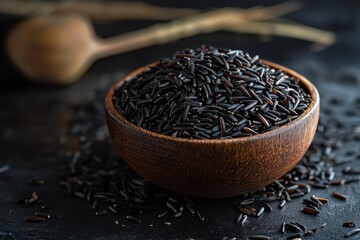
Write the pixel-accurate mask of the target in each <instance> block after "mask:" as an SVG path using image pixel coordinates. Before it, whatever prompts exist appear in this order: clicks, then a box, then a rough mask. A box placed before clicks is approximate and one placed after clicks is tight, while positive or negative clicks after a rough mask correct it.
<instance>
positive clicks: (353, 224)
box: [342, 221, 356, 227]
mask: <svg viewBox="0 0 360 240" xmlns="http://www.w3.org/2000/svg"><path fill="white" fill-rule="evenodd" d="M342 225H343V227H356V223H355V222H354V221H347V222H344V223H343V224H342Z"/></svg>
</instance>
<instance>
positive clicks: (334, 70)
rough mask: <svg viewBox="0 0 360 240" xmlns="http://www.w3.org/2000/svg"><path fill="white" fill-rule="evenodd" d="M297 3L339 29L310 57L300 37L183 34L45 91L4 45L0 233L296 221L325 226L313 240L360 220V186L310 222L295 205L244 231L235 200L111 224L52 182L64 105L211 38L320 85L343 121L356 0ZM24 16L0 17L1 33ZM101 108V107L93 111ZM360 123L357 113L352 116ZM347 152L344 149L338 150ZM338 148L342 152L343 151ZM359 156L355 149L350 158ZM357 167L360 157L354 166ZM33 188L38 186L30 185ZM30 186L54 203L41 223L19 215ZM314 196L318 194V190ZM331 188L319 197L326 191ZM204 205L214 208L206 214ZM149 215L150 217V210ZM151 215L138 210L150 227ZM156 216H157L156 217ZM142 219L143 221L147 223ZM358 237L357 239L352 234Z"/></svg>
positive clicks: (185, 232) (75, 233)
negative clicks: (199, 212) (38, 181)
mask: <svg viewBox="0 0 360 240" xmlns="http://www.w3.org/2000/svg"><path fill="white" fill-rule="evenodd" d="M147 2H149V3H150V2H151V3H152V4H155V5H159V6H174V7H177V6H178V7H192V8H201V9H202V8H206V9H207V8H212V7H224V6H236V7H250V6H254V5H257V4H263V5H269V4H273V3H279V2H282V1H250V0H249V1H225V0H222V1H160V0H156V1H147ZM302 3H303V8H302V9H301V10H299V11H297V12H294V13H292V14H288V15H287V16H286V17H287V18H289V19H291V20H294V21H297V22H300V23H303V24H306V25H310V26H314V27H317V28H321V29H324V30H330V31H333V32H335V33H336V35H337V43H336V44H335V45H333V46H331V47H330V48H328V49H326V50H324V51H322V52H320V53H314V52H312V51H310V48H309V45H310V44H309V43H308V42H305V41H301V40H294V39H288V38H281V37H274V38H272V39H271V40H270V41H268V42H263V41H260V38H259V37H258V36H255V35H246V34H241V35H240V34H234V33H228V32H217V33H211V34H206V35H201V36H196V37H191V38H187V39H183V40H180V41H176V42H172V43H169V44H166V45H162V46H154V47H148V48H145V49H141V50H137V51H133V52H129V53H125V54H122V55H119V56H114V57H109V58H105V59H101V60H99V61H97V62H96V63H95V64H94V65H93V66H92V67H91V69H90V70H89V71H88V72H87V73H86V74H85V75H84V76H83V77H82V78H81V80H80V81H78V82H77V83H75V84H73V85H71V86H68V87H51V86H44V85H38V84H34V83H32V82H30V81H28V80H27V79H26V78H25V77H24V76H22V75H21V74H20V73H19V72H18V71H17V70H16V68H15V67H14V66H13V65H12V63H11V62H10V61H9V59H8V58H7V56H6V53H5V50H4V44H3V43H1V50H0V51H1V52H0V63H1V64H0V76H1V87H0V166H3V165H5V164H8V165H10V167H11V169H10V171H9V172H8V173H6V174H5V175H0V239H144V238H145V239H148V238H153V239H158V238H163V239H175V238H178V239H186V238H189V237H193V238H202V239H210V238H212V239H222V238H224V237H228V238H232V237H237V238H238V239H244V238H245V235H249V234H269V235H272V236H274V239H278V238H281V236H280V235H278V234H277V230H278V228H279V226H280V224H281V223H282V222H283V221H291V220H294V219H295V217H296V219H300V220H299V221H300V222H301V221H302V222H307V224H308V225H309V226H311V225H313V226H319V225H321V224H322V223H327V227H326V229H324V230H322V231H321V233H318V234H317V235H315V236H314V237H313V238H312V239H341V238H342V236H343V235H344V233H345V232H346V231H347V230H346V229H344V228H342V227H341V223H342V222H344V221H346V220H355V221H358V222H359V224H360V211H359V210H360V209H359V208H360V200H359V197H358V196H359V194H360V188H359V186H360V184H354V185H347V186H345V187H344V188H343V189H342V191H343V192H345V193H346V194H348V195H349V196H350V200H349V201H348V202H347V204H343V203H341V202H337V201H334V202H332V203H330V204H329V205H328V206H327V211H325V212H324V213H322V214H321V216H318V217H312V218H309V217H308V216H304V215H302V214H301V213H300V212H299V206H300V204H297V205H296V206H295V204H292V205H289V206H288V207H287V209H286V210H283V211H275V212H274V213H272V214H268V215H264V216H262V219H261V221H257V220H250V223H248V224H247V225H246V227H244V228H240V227H239V226H236V225H235V224H234V219H236V216H237V212H236V211H235V210H234V209H235V208H234V204H233V203H234V199H224V200H200V201H199V203H200V204H201V205H202V206H201V207H202V209H203V210H204V211H205V212H207V213H208V214H207V216H206V217H207V218H206V221H205V222H200V221H194V220H192V219H189V217H183V218H181V219H178V220H177V221H174V222H173V225H172V226H171V227H168V226H165V225H163V224H158V225H156V224H155V227H154V228H150V227H149V226H148V224H140V225H136V224H131V223H128V222H125V223H126V227H121V226H120V225H114V220H115V219H116V218H115V217H113V216H104V217H94V213H93V212H92V211H91V210H89V207H88V206H87V205H85V204H83V202H82V201H80V200H77V199H74V198H71V197H69V196H67V195H66V193H65V192H64V190H63V189H61V188H60V186H59V184H58V178H57V175H56V166H57V161H58V159H57V157H54V156H53V154H51V153H52V152H53V151H54V149H55V148H56V146H57V143H58V141H59V136H61V135H62V134H63V132H64V131H65V126H66V123H67V122H68V121H69V120H70V119H72V117H73V115H74V110H73V109H71V108H69V107H68V104H69V103H70V104H74V103H81V102H83V101H89V100H90V99H93V98H95V97H96V95H95V92H96V90H97V89H99V88H106V87H107V86H110V85H111V83H112V82H114V81H115V80H116V78H118V77H120V76H122V75H123V74H125V73H126V72H128V71H130V70H132V69H135V68H137V67H139V66H142V65H144V64H147V63H150V62H152V61H154V60H157V59H159V58H163V57H166V56H170V55H172V54H173V52H174V51H175V50H178V49H183V48H189V47H190V48H191V47H197V46H199V45H201V44H210V45H214V46H217V47H226V48H234V49H236V48H237V49H244V50H246V51H248V52H250V53H252V54H259V55H260V56H261V57H262V58H264V59H268V60H271V61H274V62H277V63H280V64H282V65H285V66H287V67H290V68H293V69H294V70H296V71H298V72H300V73H302V74H304V75H305V76H306V77H308V78H309V79H310V80H311V81H312V82H314V84H315V85H316V86H317V87H318V89H319V91H320V95H321V101H322V103H321V104H322V105H321V108H322V113H323V114H324V111H327V113H326V114H335V115H337V116H338V117H340V118H342V117H343V118H344V122H346V121H348V120H347V116H346V114H345V113H346V111H349V110H351V111H360V109H354V106H352V105H351V103H352V102H353V101H354V100H355V99H358V98H359V97H360V55H359V53H360V43H359V42H360V40H359V38H360V19H359V18H360V8H359V7H360V6H359V5H360V2H359V1H356V0H354V1H341V0H338V1H325V0H324V1H312V0H308V1H302ZM19 21H21V18H19V17H16V16H11V15H5V14H0V38H1V41H4V38H5V36H6V34H7V32H8V31H9V30H10V29H11V28H12V27H13V26H14V25H15V24H16V23H18V22H19ZM152 23H155V22H150V21H126V22H119V23H112V24H96V25H95V29H96V33H97V34H98V35H99V36H101V37H110V36H113V35H116V34H119V33H123V32H126V31H131V30H135V29H140V28H142V27H145V26H149V25H150V24H152ZM333 96H336V97H338V98H340V99H344V103H345V104H344V105H342V106H340V107H337V108H330V107H329V99H330V98H331V97H333ZM99 114H102V113H99ZM350 120H351V121H355V122H357V123H358V125H359V126H360V123H359V117H357V118H354V119H349V121H350ZM359 145H360V143H359V142H353V143H351V144H350V145H349V146H347V148H350V149H352V150H353V151H354V152H355V157H356V156H357V157H358V158H359V156H360V146H359ZM344 152H345V150H344ZM340 154H341V152H340ZM356 154H357V155H356ZM354 164H355V165H359V162H355V163H354ZM37 176H41V177H42V178H44V179H45V180H46V184H45V185H44V186H39V187H34V186H29V185H28V184H27V180H28V179H31V178H34V177H37ZM34 189H35V190H34ZM32 191H37V192H38V193H39V194H40V195H41V197H42V199H43V200H44V201H45V202H46V203H48V204H49V205H50V206H51V208H50V210H49V211H50V212H51V214H52V219H51V220H50V221H47V222H45V223H41V224H28V223H25V222H24V220H23V219H24V216H27V215H29V214H32V213H33V210H32V209H29V208H26V207H24V206H19V205H16V203H15V201H16V200H17V199H19V198H22V197H24V196H27V195H29V194H31V192H32ZM315 193H316V192H315ZM330 193H331V192H330V190H329V192H326V191H324V190H323V191H322V192H321V193H320V194H321V195H325V196H329V195H330ZM209 209H211V210H209ZM154 216H156V215H154ZM154 216H150V215H149V216H147V215H145V216H144V219H145V220H144V222H147V223H151V219H152V218H154ZM155 218H156V217H155ZM146 219H148V221H147V220H146ZM354 239H356V237H355V238H354Z"/></svg>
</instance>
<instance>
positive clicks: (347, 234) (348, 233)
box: [344, 228, 360, 238]
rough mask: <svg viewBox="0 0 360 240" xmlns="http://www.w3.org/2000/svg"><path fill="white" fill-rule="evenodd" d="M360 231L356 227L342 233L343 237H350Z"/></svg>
mask: <svg viewBox="0 0 360 240" xmlns="http://www.w3.org/2000/svg"><path fill="white" fill-rule="evenodd" d="M358 233H360V229H359V228H357V229H354V230H351V231H350V232H347V233H346V234H345V235H344V238H349V237H352V236H354V235H356V234H358Z"/></svg>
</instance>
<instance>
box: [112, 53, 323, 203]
mask: <svg viewBox="0 0 360 240" xmlns="http://www.w3.org/2000/svg"><path fill="white" fill-rule="evenodd" d="M261 62H262V63H264V64H266V65H268V66H270V67H272V68H275V69H281V70H282V71H283V72H285V73H287V74H288V75H290V76H293V77H295V78H297V79H299V81H300V85H301V86H302V87H303V88H304V89H306V91H307V92H308V93H310V95H311V98H312V101H311V103H310V105H309V107H308V108H307V109H306V110H305V111H304V112H303V113H302V114H301V115H300V116H299V117H298V118H296V119H295V120H293V121H292V122H290V123H287V124H285V125H283V126H281V127H279V128H277V129H274V130H271V131H269V132H265V133H261V134H259V135H255V136H250V137H241V138H233V139H224V140H221V139H206V140H198V139H186V138H174V137H171V136H166V135H162V134H158V133H154V132H151V131H149V130H146V129H143V128H140V127H138V126H136V125H134V124H132V123H131V122H129V121H128V120H126V119H125V118H124V117H123V116H122V115H121V114H120V113H119V112H117V110H116V109H115V107H114V104H113V100H112V98H113V94H114V90H115V88H117V87H119V85H121V84H122V83H123V82H124V81H127V80H130V79H132V78H133V77H134V76H136V75H138V74H139V73H141V72H143V71H146V70H147V69H149V67H151V66H153V65H155V64H156V63H153V64H150V65H146V66H144V67H141V68H139V69H137V70H135V71H133V72H131V73H129V74H128V75H126V76H125V77H123V78H122V79H120V80H119V81H118V82H117V83H116V84H115V85H114V86H112V87H111V88H110V89H109V91H108V93H107V96H106V99H105V105H106V119H107V124H108V128H109V131H110V135H111V138H112V140H113V143H114V145H115V147H116V149H117V150H118V152H119V153H120V155H121V156H122V158H123V159H124V160H125V161H126V162H127V163H128V164H129V165H130V166H131V167H132V168H133V169H134V170H135V171H136V172H138V173H139V174H140V175H141V176H143V177H144V178H146V179H148V180H149V181H151V182H152V183H154V184H156V185H158V186H160V187H163V188H165V189H168V190H170V191H173V192H176V193H181V194H185V195H189V196H195V197H206V198H223V197H232V196H236V195H239V194H243V193H247V192H250V191H253V190H256V189H258V188H261V187H263V186H266V185H267V184H270V183H272V182H273V181H275V180H276V179H278V178H279V177H281V176H283V175H284V174H285V173H287V172H288V171H289V170H291V169H292V168H293V167H294V166H295V165H296V164H297V163H298V162H299V161H300V160H301V158H302V157H303V155H304V154H305V152H306V151H307V149H308V147H309V146H310V143H311V141H312V140H313V138H314V135H315V132H316V128H317V123H318V120H319V105H320V99H319V94H318V91H317V90H316V88H315V87H314V85H313V84H312V83H311V82H310V81H309V80H307V79H306V78H305V77H304V76H302V75H300V74H298V73H297V72H295V71H293V70H290V69H288V68H286V67H283V66H281V65H278V64H276V63H272V62H270V61H266V60H261Z"/></svg>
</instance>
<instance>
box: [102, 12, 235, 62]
mask: <svg viewBox="0 0 360 240" xmlns="http://www.w3.org/2000/svg"><path fill="white" fill-rule="evenodd" d="M228 12H229V10H228V9H220V10H216V11H212V12H208V13H204V14H199V15H196V16H192V17H189V18H186V19H181V20H175V21H172V22H170V23H165V24H156V25H154V26H151V27H148V28H145V29H141V30H138V31H134V32H130V33H125V34H122V35H120V36H118V37H112V38H110V39H105V40H100V39H99V40H97V43H98V44H97V48H96V51H95V55H96V56H97V57H106V56H110V55H113V54H118V53H124V52H127V51H131V50H135V49H139V48H143V47H148V46H151V45H154V44H162V43H166V42H170V41H174V40H178V39H180V38H184V37H189V36H193V35H194V34H197V33H206V32H213V31H217V30H220V29H221V26H222V25H223V23H224V22H225V21H227V19H229V17H227V16H226V15H227V13H228Z"/></svg>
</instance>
